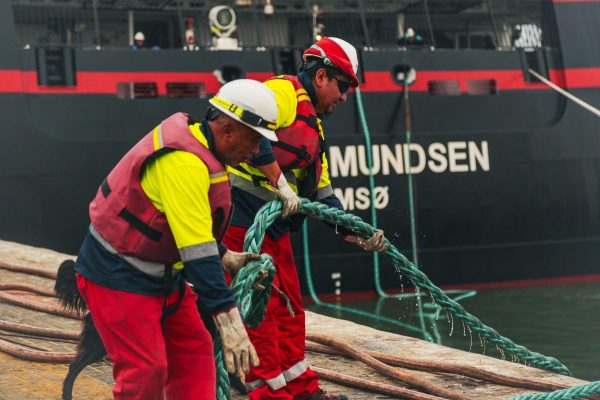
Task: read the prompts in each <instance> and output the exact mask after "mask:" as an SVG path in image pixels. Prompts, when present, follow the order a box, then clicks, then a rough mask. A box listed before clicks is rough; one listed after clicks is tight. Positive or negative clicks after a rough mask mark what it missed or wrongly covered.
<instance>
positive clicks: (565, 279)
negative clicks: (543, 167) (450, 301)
mask: <svg viewBox="0 0 600 400" xmlns="http://www.w3.org/2000/svg"><path fill="white" fill-rule="evenodd" d="M594 282H600V274H589V275H572V276H561V277H556V278H540V279H523V280H518V281H502V282H481V283H468V284H462V285H444V286H441V288H442V289H443V290H450V289H465V290H498V289H517V288H524V287H535V286H553V285H568V284H576V283H594ZM411 292H414V290H404V291H400V290H389V291H387V292H386V293H389V294H400V293H411ZM374 297H377V292H375V291H374V290H370V291H360V292H344V293H342V294H341V295H340V296H336V295H335V294H331V293H327V294H322V295H319V299H321V300H322V301H326V302H335V301H336V300H339V299H341V298H343V299H344V300H346V301H353V300H364V299H369V298H374ZM304 301H305V302H307V303H312V299H311V298H310V297H309V296H304Z"/></svg>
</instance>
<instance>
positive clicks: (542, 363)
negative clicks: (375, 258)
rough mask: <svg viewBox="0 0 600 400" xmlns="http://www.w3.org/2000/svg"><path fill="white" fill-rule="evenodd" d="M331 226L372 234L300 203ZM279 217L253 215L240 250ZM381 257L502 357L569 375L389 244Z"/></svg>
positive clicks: (277, 208)
mask: <svg viewBox="0 0 600 400" xmlns="http://www.w3.org/2000/svg"><path fill="white" fill-rule="evenodd" d="M299 212H302V213H304V214H307V215H310V216H311V217H313V218H317V219H320V220H323V221H326V222H329V223H331V224H334V225H341V226H343V227H344V228H346V229H350V230H352V231H353V232H355V233H357V234H359V235H361V236H362V237H363V238H365V239H368V238H370V237H371V236H373V234H374V233H375V229H374V228H373V227H372V226H371V225H369V224H367V223H365V222H364V221H363V220H362V219H361V218H360V217H358V216H356V215H352V214H347V213H346V212H344V211H343V210H339V209H337V208H331V207H327V206H326V205H324V204H321V203H317V202H310V201H308V200H306V199H302V201H301V208H300V211H299ZM280 215H281V202H280V201H278V200H277V201H271V202H269V203H267V204H265V205H264V206H263V207H262V208H261V209H260V210H259V211H258V213H257V215H256V218H255V220H254V224H253V225H252V226H251V227H250V229H249V230H248V232H247V234H246V238H245V241H244V249H245V250H246V251H253V252H258V251H259V250H260V248H261V246H262V241H263V238H264V234H265V230H266V229H267V227H269V226H270V225H271V224H272V223H273V222H274V221H275V219H276V218H278V217H279V216H280ZM385 254H386V255H387V256H388V257H389V258H390V259H391V260H392V262H393V263H394V265H395V267H396V268H397V270H398V271H399V272H401V273H402V274H403V275H404V276H408V277H409V278H410V279H411V280H412V281H413V282H414V284H415V285H416V286H418V287H420V288H421V289H424V290H427V291H428V292H429V294H430V296H431V297H432V299H433V300H434V301H435V302H436V303H437V304H439V305H440V306H441V308H442V309H444V310H446V311H448V312H449V313H450V314H452V315H453V316H454V317H456V318H458V319H459V320H461V321H463V322H464V323H465V325H467V326H468V327H469V329H470V330H471V331H475V332H476V333H478V334H479V335H480V336H482V337H483V338H484V340H485V339H487V340H488V341H490V342H491V343H493V344H495V345H497V346H498V347H499V348H501V349H503V350H504V351H505V352H506V353H508V354H511V355H514V356H516V357H517V358H518V359H519V360H521V361H523V362H525V363H526V364H528V365H532V366H534V367H537V368H541V369H545V370H548V371H552V372H556V373H559V374H562V375H568V376H570V375H571V372H570V371H569V369H568V368H567V367H566V366H564V365H563V364H562V363H561V362H560V361H558V360H557V359H556V358H553V357H548V356H544V355H543V354H540V353H536V352H533V351H531V350H529V349H527V348H526V347H524V346H521V345H517V344H516V343H514V342H513V341H512V340H510V339H508V338H505V337H504V336H501V335H500V334H499V333H498V332H497V331H496V330H495V329H493V328H490V327H489V326H487V325H485V324H484V323H483V322H481V321H480V320H479V319H477V317H475V316H473V315H471V314H470V313H468V312H467V311H466V310H465V309H464V308H463V307H462V306H461V305H460V304H459V303H457V302H456V301H454V300H452V299H451V298H450V297H448V296H447V295H446V294H445V293H444V291H443V290H441V289H440V288H438V287H437V286H436V285H434V284H433V283H432V282H431V281H430V280H429V278H428V277H427V275H425V274H424V273H423V272H421V271H420V270H418V269H417V268H415V267H414V265H413V264H412V263H411V262H410V261H409V260H408V259H407V258H406V257H405V256H404V255H403V254H402V253H400V252H399V251H398V249H396V247H395V246H394V245H392V244H390V247H389V248H388V250H386V252H385Z"/></svg>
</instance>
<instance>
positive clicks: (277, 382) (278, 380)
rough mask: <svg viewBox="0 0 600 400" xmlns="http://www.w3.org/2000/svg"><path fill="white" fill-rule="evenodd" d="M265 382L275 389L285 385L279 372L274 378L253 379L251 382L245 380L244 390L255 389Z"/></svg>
mask: <svg viewBox="0 0 600 400" xmlns="http://www.w3.org/2000/svg"><path fill="white" fill-rule="evenodd" d="M265 383H266V384H267V385H269V387H270V388H271V389H273V390H277V389H281V388H282V387H284V386H285V378H284V377H283V374H279V375H277V376H276V377H275V378H271V379H266V380H263V379H257V380H255V381H252V382H246V383H245V385H246V390H247V391H249V392H251V391H253V390H256V389H258V388H260V387H263V386H265Z"/></svg>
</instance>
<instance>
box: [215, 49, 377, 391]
mask: <svg viewBox="0 0 600 400" xmlns="http://www.w3.org/2000/svg"><path fill="white" fill-rule="evenodd" d="M303 59H304V64H303V67H302V71H301V72H300V73H299V74H298V75H297V76H289V75H281V76H277V77H274V78H272V79H269V80H268V81H266V82H265V84H266V85H267V86H268V87H269V88H270V89H271V90H272V91H273V92H274V93H275V97H276V100H277V106H278V110H279V114H278V117H277V121H276V125H277V137H278V139H279V141H278V142H276V143H275V142H272V143H270V142H269V141H267V140H263V141H262V142H261V146H260V147H261V151H260V152H259V154H258V155H257V156H255V157H253V158H252V159H251V160H250V162H247V163H242V164H240V165H239V166H238V167H231V168H229V172H230V176H231V183H232V199H233V203H234V206H235V211H234V214H233V218H232V222H231V225H230V227H229V229H228V230H227V233H226V235H225V238H224V240H223V241H224V243H225V244H226V245H227V246H228V248H230V249H231V250H233V251H242V247H243V242H244V236H245V234H246V231H247V229H248V228H249V227H250V225H251V224H252V222H253V220H254V216H255V215H256V212H257V211H258V210H259V209H260V207H261V206H262V205H264V204H265V203H266V202H267V201H270V200H273V199H277V198H279V199H280V200H281V201H282V202H283V213H282V216H281V218H280V219H278V220H277V221H276V222H275V223H274V224H273V225H272V226H271V227H270V228H269V229H268V230H267V234H266V236H265V239H264V242H263V247H262V251H263V252H265V253H268V254H270V255H271V256H273V259H274V261H275V267H276V268H277V274H276V276H275V280H274V284H275V285H277V287H279V288H280V289H281V290H282V291H283V293H285V295H286V296H287V297H288V298H289V300H290V302H291V307H292V309H293V311H294V315H293V316H292V315H290V313H289V311H288V308H287V303H286V299H285V298H284V297H283V296H282V295H281V294H280V293H278V292H277V291H275V290H273V291H272V292H271V298H270V301H269V303H268V305H267V309H266V315H265V319H264V321H263V322H262V323H261V324H260V326H259V327H258V328H256V329H247V330H248V335H249V336H250V340H251V341H252V343H253V344H254V346H255V348H256V350H257V352H258V355H259V358H260V362H261V363H260V366H258V367H255V368H252V369H251V373H250V374H249V375H247V376H246V389H247V393H248V397H249V398H250V399H251V400H258V399H261V400H275V399H277V400H292V399H293V400H306V399H308V400H342V399H346V396H343V395H339V394H332V393H326V392H324V391H323V390H321V389H320V388H319V382H318V377H317V375H316V374H315V373H314V372H313V371H311V369H310V368H309V365H308V362H307V361H306V359H305V357H304V348H305V345H304V341H305V336H306V334H305V322H304V310H303V308H302V297H301V293H300V284H299V282H298V275H297V271H296V266H295V264H294V257H293V253H292V247H291V243H290V235H289V232H290V231H294V230H296V229H298V228H299V227H300V225H301V224H302V222H303V216H302V215H293V214H294V213H296V212H297V211H298V208H299V206H300V201H299V198H298V196H301V197H305V198H308V199H310V200H313V201H319V202H321V203H324V204H326V205H328V206H330V207H336V208H339V209H342V208H343V207H342V204H341V202H340V200H339V199H338V198H337V197H336V196H335V194H334V193H333V188H332V186H331V182H330V180H329V173H328V164H327V157H326V156H325V152H324V140H325V137H324V134H323V128H322V126H321V117H322V116H323V115H326V114H331V113H332V112H333V111H334V110H335V109H336V107H337V106H338V105H340V104H341V103H344V102H345V101H346V98H347V95H348V91H349V90H350V88H351V87H356V86H358V78H357V76H356V71H357V69H358V58H357V55H356V50H355V49H354V47H353V46H352V45H351V44H350V43H348V42H346V41H344V40H342V39H338V38H331V37H325V38H323V39H321V40H319V41H318V42H316V43H315V44H313V45H312V46H311V47H310V48H308V49H307V50H306V51H305V52H304V56H303ZM338 232H340V233H342V234H343V237H344V239H345V240H347V241H349V242H351V243H355V244H357V245H359V246H360V247H361V248H363V249H364V250H367V251H383V250H385V249H386V248H387V246H388V244H387V243H386V240H385V238H384V236H383V232H382V231H378V232H377V233H376V234H375V235H373V237H371V238H370V239H368V240H364V239H362V238H359V237H358V236H356V235H355V234H353V233H352V232H350V231H345V230H342V229H339V230H338Z"/></svg>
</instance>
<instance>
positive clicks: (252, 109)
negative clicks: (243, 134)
mask: <svg viewBox="0 0 600 400" xmlns="http://www.w3.org/2000/svg"><path fill="white" fill-rule="evenodd" d="M208 101H209V102H210V104H212V105H213V106H214V107H215V108H216V109H218V110H219V111H221V112H223V113H224V114H226V115H228V116H230V117H231V118H233V119H235V120H237V121H240V122H241V123H242V124H244V125H247V126H249V127H250V128H252V129H254V130H255V131H256V132H258V133H260V134H261V135H263V136H264V137H266V138H267V139H269V140H271V141H273V142H276V141H277V136H276V135H275V128H276V124H275V123H276V121H277V102H276V101H275V93H273V92H272V91H271V89H269V88H268V87H267V86H266V85H264V84H262V83H260V82H259V81H255V80H252V79H237V80H235V81H231V82H228V83H226V84H225V85H223V86H222V87H221V89H220V90H219V92H218V93H217V94H216V95H215V96H214V97H213V98H212V99H210V100H208Z"/></svg>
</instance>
